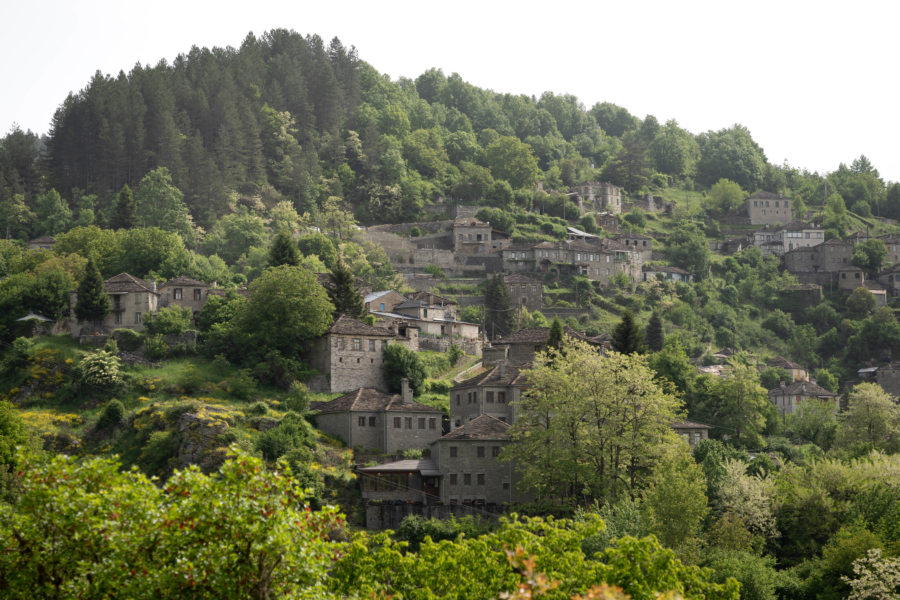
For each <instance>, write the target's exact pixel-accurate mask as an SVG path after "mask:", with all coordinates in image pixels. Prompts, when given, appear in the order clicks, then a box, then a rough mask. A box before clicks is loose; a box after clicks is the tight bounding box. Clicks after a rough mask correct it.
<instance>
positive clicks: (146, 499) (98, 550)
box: [0, 454, 340, 599]
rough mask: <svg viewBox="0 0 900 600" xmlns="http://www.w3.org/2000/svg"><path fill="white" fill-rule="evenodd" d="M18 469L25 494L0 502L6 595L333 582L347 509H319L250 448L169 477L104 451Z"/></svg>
mask: <svg viewBox="0 0 900 600" xmlns="http://www.w3.org/2000/svg"><path fill="white" fill-rule="evenodd" d="M21 468H22V470H23V477H22V491H21V494H20V495H19V497H18V498H17V500H16V501H15V503H14V504H12V505H6V504H3V505H0V515H2V520H0V545H2V548H3V551H2V552H0V572H2V573H3V574H4V575H3V578H2V585H3V587H4V588H5V592H6V596H7V597H8V598H11V599H15V598H58V597H73V598H74V597H94V598H98V597H104V596H108V595H109V594H110V593H112V594H114V595H116V596H120V597H127V598H135V599H142V598H147V599H149V598H160V597H168V598H176V597H192V598H234V599H238V598H269V597H276V596H280V597H286V596H291V595H296V594H299V593H301V592H302V593H304V594H309V595H310V596H314V595H316V594H317V592H316V591H315V590H316V589H317V588H319V587H320V586H321V585H322V584H323V583H324V582H325V576H326V569H327V567H328V565H329V564H330V563H331V561H332V556H333V555H332V552H333V546H334V545H333V543H331V542H328V541H327V538H326V532H327V531H328V530H330V529H331V528H332V527H335V526H338V525H339V524H340V519H339V517H337V516H336V515H335V513H334V512H333V510H330V509H326V510H322V511H317V512H311V511H310V510H309V508H308V507H306V506H305V501H304V500H305V495H304V493H303V491H302V490H301V489H300V487H299V486H298V485H297V483H296V482H295V481H294V480H293V479H292V478H290V477H286V476H285V475H284V474H279V473H274V472H268V471H266V470H264V469H263V468H262V464H261V462H260V461H259V460H258V459H255V458H253V457H250V456H247V455H245V454H234V455H232V456H231V457H230V459H229V460H228V461H226V463H225V464H224V465H223V466H222V467H221V469H220V470H219V472H218V473H215V474H213V475H210V476H207V475H204V474H202V473H200V471H199V470H197V469H196V468H192V469H188V470H184V471H180V472H177V473H175V475H173V476H172V478H170V479H169V481H168V482H166V484H165V485H164V486H161V487H157V486H156V485H155V484H154V483H153V482H151V481H150V480H148V479H147V478H146V477H145V476H144V475H142V474H140V473H139V472H137V471H136V470H126V471H121V470H120V469H119V465H117V464H116V463H115V462H113V461H110V460H103V459H90V460H85V461H78V460H76V459H74V458H70V457H65V456H57V457H53V458H50V459H48V460H46V461H41V460H38V459H36V458H34V457H26V458H25V459H24V460H23V463H22V467H21ZM319 593H321V592H319Z"/></svg>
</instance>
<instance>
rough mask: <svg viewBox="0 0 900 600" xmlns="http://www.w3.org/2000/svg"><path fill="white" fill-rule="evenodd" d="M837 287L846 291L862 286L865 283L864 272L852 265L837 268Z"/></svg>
mask: <svg viewBox="0 0 900 600" xmlns="http://www.w3.org/2000/svg"><path fill="white" fill-rule="evenodd" d="M837 282H838V288H839V289H842V290H847V291H853V290H855V289H856V288H858V287H863V286H864V284H865V283H866V272H865V271H864V270H862V269H860V268H859V267H857V266H854V265H848V266H846V267H843V268H840V269H838V270H837Z"/></svg>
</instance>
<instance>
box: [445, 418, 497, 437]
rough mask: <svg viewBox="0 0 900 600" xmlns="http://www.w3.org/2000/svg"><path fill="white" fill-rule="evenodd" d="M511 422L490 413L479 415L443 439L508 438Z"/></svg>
mask: <svg viewBox="0 0 900 600" xmlns="http://www.w3.org/2000/svg"><path fill="white" fill-rule="evenodd" d="M508 439H509V424H508V423H504V422H503V421H501V420H500V419H496V418H494V417H492V416H490V415H479V416H478V417H475V418H474V419H472V420H471V421H467V422H466V423H465V425H462V426H460V427H457V428H456V429H454V430H453V431H451V432H450V433H448V434H447V435H445V436H443V437H442V438H440V439H438V441H441V440H448V441H449V440H508Z"/></svg>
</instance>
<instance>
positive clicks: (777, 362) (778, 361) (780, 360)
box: [766, 356, 803, 369]
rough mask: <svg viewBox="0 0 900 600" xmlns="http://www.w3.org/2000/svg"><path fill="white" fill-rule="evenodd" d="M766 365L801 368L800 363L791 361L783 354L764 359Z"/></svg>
mask: <svg viewBox="0 0 900 600" xmlns="http://www.w3.org/2000/svg"><path fill="white" fill-rule="evenodd" d="M766 366H769V367H775V368H781V369H802V368H803V367H801V366H800V365H798V364H797V363H795V362H791V361H789V360H788V359H786V358H784V357H783V356H776V357H775V358H772V359H770V360H768V361H766Z"/></svg>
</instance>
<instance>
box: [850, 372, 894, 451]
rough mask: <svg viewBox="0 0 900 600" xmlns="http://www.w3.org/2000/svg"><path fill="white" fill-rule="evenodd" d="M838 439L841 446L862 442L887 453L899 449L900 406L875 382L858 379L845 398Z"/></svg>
mask: <svg viewBox="0 0 900 600" xmlns="http://www.w3.org/2000/svg"><path fill="white" fill-rule="evenodd" d="M838 443H839V444H840V445H841V446H843V447H848V446H852V445H854V444H866V445H868V446H869V447H871V448H876V449H878V450H883V451H885V452H889V453H894V452H898V451H900V406H898V405H897V403H896V402H894V400H893V398H892V397H891V396H890V395H889V394H888V393H886V392H885V391H884V390H883V389H881V386H879V385H878V384H876V383H860V384H859V385H857V386H856V387H854V388H853V389H852V390H851V391H850V395H849V396H848V398H847V412H846V413H844V414H843V415H842V416H841V420H840V427H839V429H838Z"/></svg>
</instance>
